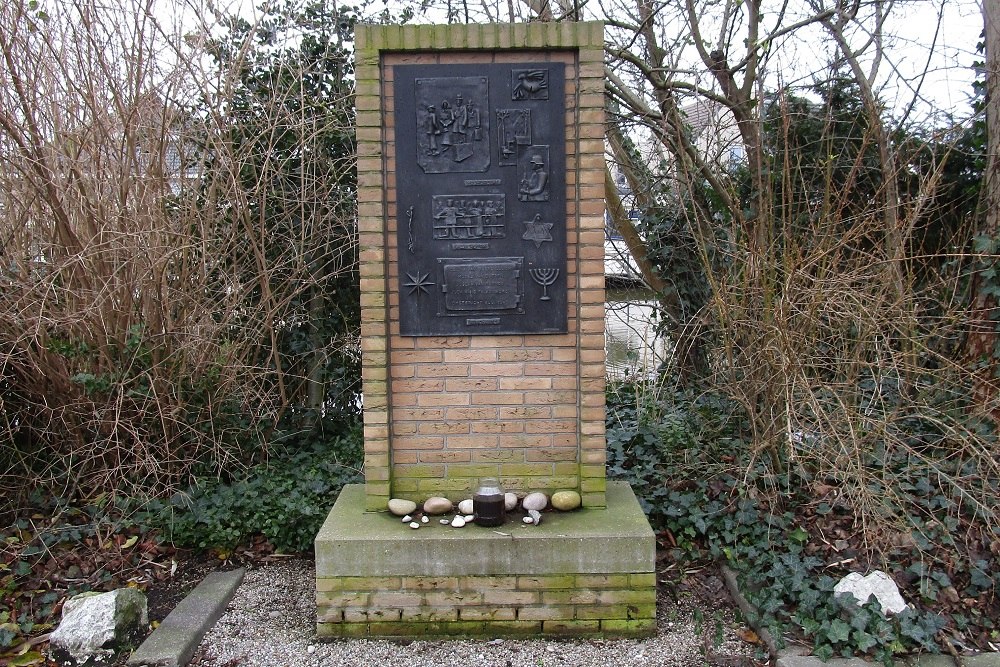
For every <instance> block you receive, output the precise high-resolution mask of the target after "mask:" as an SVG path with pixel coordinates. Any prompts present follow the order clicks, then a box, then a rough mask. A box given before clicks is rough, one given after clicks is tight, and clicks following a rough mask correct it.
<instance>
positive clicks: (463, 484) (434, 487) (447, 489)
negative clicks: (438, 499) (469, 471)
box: [400, 471, 471, 496]
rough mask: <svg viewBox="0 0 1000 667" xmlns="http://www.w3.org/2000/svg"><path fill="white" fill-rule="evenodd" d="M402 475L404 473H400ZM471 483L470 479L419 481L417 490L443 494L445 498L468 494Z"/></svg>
mask: <svg viewBox="0 0 1000 667" xmlns="http://www.w3.org/2000/svg"><path fill="white" fill-rule="evenodd" d="M400 472H401V473H402V472H403V471H400ZM470 484H471V482H470V481H469V480H468V479H461V478H459V479H419V480H418V481H417V490H418V491H420V492H421V493H427V494H432V493H436V494H443V495H445V496H448V495H451V494H454V493H455V492H457V491H460V492H463V493H465V492H468V491H469V489H470Z"/></svg>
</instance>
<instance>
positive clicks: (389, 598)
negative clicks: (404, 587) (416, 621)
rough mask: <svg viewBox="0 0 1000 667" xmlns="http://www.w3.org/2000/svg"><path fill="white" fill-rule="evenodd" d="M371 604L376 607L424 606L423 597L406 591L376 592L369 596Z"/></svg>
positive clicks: (420, 594)
mask: <svg viewBox="0 0 1000 667" xmlns="http://www.w3.org/2000/svg"><path fill="white" fill-rule="evenodd" d="M371 604H372V605H373V606H376V607H419V606H421V605H423V604H424V595H423V594H422V593H411V592H408V591H378V592H375V593H372V594H371Z"/></svg>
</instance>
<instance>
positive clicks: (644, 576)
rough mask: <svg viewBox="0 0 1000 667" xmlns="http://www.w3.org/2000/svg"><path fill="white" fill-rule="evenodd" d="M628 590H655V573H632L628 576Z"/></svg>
mask: <svg viewBox="0 0 1000 667" xmlns="http://www.w3.org/2000/svg"><path fill="white" fill-rule="evenodd" d="M628 582H629V588H656V573H655V572H633V573H632V574H630V575H628Z"/></svg>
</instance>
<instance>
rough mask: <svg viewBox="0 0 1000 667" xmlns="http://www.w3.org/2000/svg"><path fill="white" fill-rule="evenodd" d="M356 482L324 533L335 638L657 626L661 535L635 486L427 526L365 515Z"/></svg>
mask: <svg viewBox="0 0 1000 667" xmlns="http://www.w3.org/2000/svg"><path fill="white" fill-rule="evenodd" d="M364 508H365V490H364V487H363V486H361V485H354V486H348V487H346V488H345V489H344V490H343V492H342V493H341V494H340V498H339V499H338V500H337V503H336V504H335V505H334V508H333V510H332V511H331V512H330V515H329V516H328V517H327V520H326V522H325V523H324V524H323V527H322V528H321V529H320V532H319V534H318V535H317V537H316V589H317V594H316V600H317V634H318V635H320V636H325V637H414V636H420V637H443V636H447V637H454V636H479V637H482V636H490V637H500V636H524V635H532V634H540V633H544V634H546V635H570V636H644V635H650V634H652V633H653V632H654V631H655V613H656V576H655V571H654V557H655V541H654V536H653V531H652V529H651V528H650V526H649V523H648V521H647V520H646V517H645V515H644V514H643V513H642V509H641V508H640V507H639V503H638V502H637V501H636V499H635V495H634V494H633V492H632V489H631V488H630V487H629V486H628V485H627V484H624V483H620V482H609V483H608V485H607V508H601V509H581V510H578V511H576V512H568V513H558V512H550V513H546V514H545V515H544V519H543V521H542V524H541V525H540V526H531V525H525V524H523V523H521V521H520V519H519V518H518V517H519V516H520V515H517V516H513V517H511V518H509V519H508V521H507V523H506V524H505V525H504V526H502V527H500V528H482V527H479V526H475V525H470V526H467V527H465V528H461V529H456V528H452V527H451V526H444V525H441V524H440V523H438V521H437V519H432V522H431V523H429V524H425V525H423V527H422V528H421V529H419V530H412V529H410V528H408V527H406V526H405V525H404V524H402V523H401V522H400V520H399V518H398V517H394V516H392V515H390V514H388V513H386V512H382V513H374V512H365V511H364Z"/></svg>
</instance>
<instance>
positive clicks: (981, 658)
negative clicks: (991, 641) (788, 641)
mask: <svg viewBox="0 0 1000 667" xmlns="http://www.w3.org/2000/svg"><path fill="white" fill-rule="evenodd" d="M899 662H900V663H902V664H904V665H908V666H909V667H956V666H957V665H962V666H963V667H1000V653H979V654H976V655H963V656H960V657H959V660H958V661H956V660H955V658H953V657H952V656H950V655H935V654H931V653H928V654H925V655H919V656H916V657H913V658H903V659H901V660H900V661H899ZM875 664H877V663H872V662H868V661H867V660H862V659H861V658H831V659H830V660H828V661H827V662H823V661H822V660H820V659H819V658H817V657H816V656H814V655H781V656H779V657H778V659H777V661H775V667H872V666H873V665H875Z"/></svg>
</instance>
